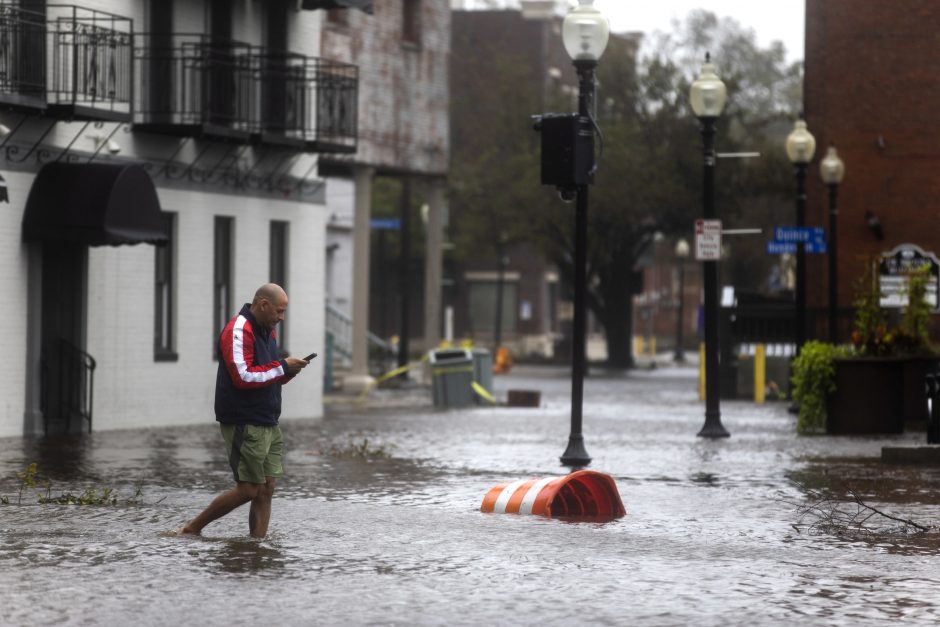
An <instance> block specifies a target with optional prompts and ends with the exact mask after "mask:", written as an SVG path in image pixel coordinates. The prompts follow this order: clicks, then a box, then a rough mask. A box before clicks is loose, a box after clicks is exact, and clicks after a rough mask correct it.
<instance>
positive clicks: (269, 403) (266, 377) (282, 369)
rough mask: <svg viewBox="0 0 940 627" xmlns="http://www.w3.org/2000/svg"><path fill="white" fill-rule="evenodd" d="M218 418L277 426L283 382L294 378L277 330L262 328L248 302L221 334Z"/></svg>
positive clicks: (238, 422) (216, 396) (217, 391)
mask: <svg viewBox="0 0 940 627" xmlns="http://www.w3.org/2000/svg"><path fill="white" fill-rule="evenodd" d="M218 354H219V370H218V374H217V375H216V378H215V419H216V420H218V421H219V422H224V423H227V424H236V425H245V424H247V425H276V424H277V420H278V418H279V417H280V415H281V385H283V384H284V383H287V382H288V381H290V380H291V379H293V378H294V376H293V375H289V374H287V362H286V361H284V360H283V359H281V358H280V354H279V353H278V348H277V338H276V336H275V334H274V330H273V329H266V328H264V327H262V326H261V325H260V324H259V323H258V321H257V320H256V319H255V317H254V316H253V315H252V313H251V307H250V305H248V304H247V303H246V304H245V305H244V306H242V309H241V311H240V312H238V315H237V316H235V317H234V318H232V319H231V320H230V321H229V323H228V324H227V325H225V328H224V329H223V330H222V334H221V335H220V336H219V346H218Z"/></svg>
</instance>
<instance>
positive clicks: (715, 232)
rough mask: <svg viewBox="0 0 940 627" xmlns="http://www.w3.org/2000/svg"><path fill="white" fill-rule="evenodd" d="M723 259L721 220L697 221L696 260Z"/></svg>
mask: <svg viewBox="0 0 940 627" xmlns="http://www.w3.org/2000/svg"><path fill="white" fill-rule="evenodd" d="M720 259H721V220H696V221H695V260H696V261H718V260H720Z"/></svg>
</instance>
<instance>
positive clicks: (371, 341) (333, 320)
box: [326, 304, 398, 374]
mask: <svg viewBox="0 0 940 627" xmlns="http://www.w3.org/2000/svg"><path fill="white" fill-rule="evenodd" d="M326 332H327V334H329V335H330V336H332V338H333V352H334V354H336V355H339V356H341V357H342V361H343V362H345V363H347V364H350V363H351V362H352V341H353V337H352V318H350V317H349V316H348V315H346V314H345V313H344V312H342V311H340V310H339V309H337V308H336V307H334V306H333V305H329V304H327V305H326ZM366 341H367V342H368V345H369V368H370V371H372V372H377V373H379V374H381V373H384V372H385V371H386V370H388V368H389V364H390V363H392V362H393V361H394V358H395V357H396V356H397V355H398V350H397V348H396V347H395V346H393V345H392V344H390V343H388V342H386V341H385V340H383V339H382V338H380V337H379V336H378V335H376V334H375V333H372V332H371V331H366Z"/></svg>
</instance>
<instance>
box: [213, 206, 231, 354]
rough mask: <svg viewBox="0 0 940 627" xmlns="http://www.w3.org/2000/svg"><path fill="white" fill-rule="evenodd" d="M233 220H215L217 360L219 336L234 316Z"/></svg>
mask: <svg viewBox="0 0 940 627" xmlns="http://www.w3.org/2000/svg"><path fill="white" fill-rule="evenodd" d="M233 231H234V219H232V218H229V217H224V216H216V218H215V246H214V251H213V259H214V261H215V263H214V268H213V272H212V274H213V285H212V331H213V333H214V334H215V335H214V337H213V338H212V354H213V356H214V357H215V358H216V359H218V354H217V351H216V345H217V343H218V337H219V334H220V333H221V332H222V329H224V328H225V325H226V324H228V321H229V320H230V319H231V318H232V316H234V315H235V312H234V311H232V233H233Z"/></svg>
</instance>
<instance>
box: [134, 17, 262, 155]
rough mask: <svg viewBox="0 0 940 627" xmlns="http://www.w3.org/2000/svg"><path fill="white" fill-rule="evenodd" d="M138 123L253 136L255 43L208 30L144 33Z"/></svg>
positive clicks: (179, 131) (191, 132) (138, 58)
mask: <svg viewBox="0 0 940 627" xmlns="http://www.w3.org/2000/svg"><path fill="white" fill-rule="evenodd" d="M137 41H138V47H137V48H136V49H135V50H134V63H135V66H136V75H137V89H136V90H135V93H136V103H135V110H136V116H135V126H139V127H141V128H144V129H148V130H152V131H155V132H160V133H170V134H175V135H184V136H199V135H211V136H221V137H227V138H231V139H236V140H238V139H242V140H247V139H248V137H249V135H250V134H251V133H252V132H253V131H254V119H255V118H257V110H258V86H257V80H256V78H255V75H256V71H255V69H254V68H255V63H256V62H255V59H254V57H253V55H252V50H253V48H252V47H251V46H249V45H248V44H244V43H240V42H235V41H226V42H213V41H211V40H210V39H209V37H208V36H206V35H203V34H183V33H173V34H165V35H160V34H138V35H137Z"/></svg>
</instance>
